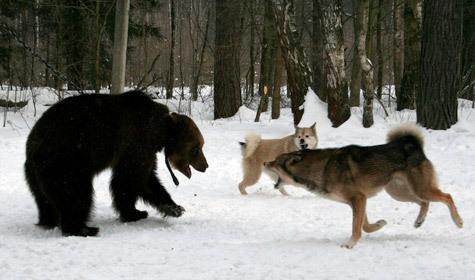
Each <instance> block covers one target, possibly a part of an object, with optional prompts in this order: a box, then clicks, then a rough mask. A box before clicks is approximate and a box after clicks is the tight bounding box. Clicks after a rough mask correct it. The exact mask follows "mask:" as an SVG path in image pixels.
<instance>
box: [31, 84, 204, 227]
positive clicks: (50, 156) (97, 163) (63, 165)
mask: <svg viewBox="0 0 475 280" xmlns="http://www.w3.org/2000/svg"><path fill="white" fill-rule="evenodd" d="M203 144H204V140H203V136H202V135H201V133H200V131H199V129H198V127H197V126H196V125H195V123H194V122H193V121H192V120H191V119H190V118H188V117H187V116H184V115H180V114H175V113H171V114H170V113H169V110H168V108H167V107H166V106H165V105H162V104H159V103H156V102H154V101H153V100H151V98H149V97H148V96H146V95H145V94H144V93H142V92H140V91H131V92H126V93H123V94H121V95H116V96H114V95H100V94H88V95H80V96H74V97H69V98H66V99H64V100H62V101H60V102H58V103H56V104H55V105H53V106H52V107H51V108H49V109H48V110H47V111H46V112H45V113H44V114H43V115H42V116H41V118H40V119H39V120H38V121H37V122H36V124H35V126H34V127H33V129H32V130H31V133H30V135H29V136H28V140H27V143H26V162H25V175H26V179H27V182H28V185H29V187H30V190H31V193H32V194H33V196H34V199H35V201H36V204H37V206H38V212H39V222H38V225H39V226H41V227H44V228H53V227H56V226H60V228H61V230H62V233H63V234H64V235H78V236H95V235H97V233H98V231H99V229H98V228H96V227H89V226H87V222H88V219H89V216H90V212H91V207H92V202H93V186H92V180H93V177H94V176H95V175H96V174H98V173H99V172H101V171H102V170H104V169H106V168H108V167H110V168H111V169H112V179H111V183H110V190H111V193H112V199H113V205H114V208H115V209H116V210H117V212H118V214H119V216H120V220H121V221H123V222H130V221H137V220H140V219H143V218H146V217H147V215H148V214H147V212H146V211H139V210H137V209H136V208H135V204H136V202H137V200H138V199H139V198H140V199H142V200H143V201H144V202H146V203H148V204H150V205H151V206H153V207H154V208H156V209H157V210H158V211H160V212H161V213H162V214H163V215H164V216H172V217H179V216H181V215H182V213H183V211H184V208H183V207H181V206H179V205H177V204H176V203H175V202H174V201H173V200H172V198H171V197H170V195H169V194H168V192H167V191H166V189H165V188H164V186H163V185H162V184H161V183H160V181H159V180H158V178H157V176H156V153H157V152H159V151H162V150H164V152H165V156H166V160H167V161H170V163H171V165H172V166H173V167H174V168H176V169H177V170H179V171H180V172H181V173H183V174H184V175H186V176H187V177H188V178H190V177H191V169H190V167H189V166H190V165H191V166H192V167H193V168H194V169H196V170H198V171H200V172H204V171H205V170H206V168H207V167H208V164H207V162H206V158H205V156H204V154H203V151H202V147H203Z"/></svg>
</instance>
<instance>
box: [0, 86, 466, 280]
mask: <svg viewBox="0 0 475 280" xmlns="http://www.w3.org/2000/svg"><path fill="white" fill-rule="evenodd" d="M2 94H4V92H2ZM312 94H313V93H310V94H309V95H308V96H307V98H306V103H305V105H304V106H305V111H306V112H305V114H304V118H303V120H302V122H301V125H303V126H305V125H311V124H313V122H314V121H316V123H317V132H318V137H319V145H320V147H338V146H343V145H348V144H360V145H373V144H380V143H384V142H385V139H386V133H387V132H388V131H389V129H390V128H392V127H394V126H397V125H398V124H401V123H404V122H414V120H415V112H413V111H410V110H406V111H403V112H397V111H395V110H394V108H393V107H391V108H388V110H389V113H390V116H389V117H388V118H386V117H384V113H383V111H382V109H381V107H380V105H379V104H377V103H376V102H375V125H374V126H373V127H371V128H369V129H364V128H363V127H362V126H361V117H362V109H361V108H352V117H351V118H350V119H349V120H348V121H347V122H346V123H345V124H344V125H342V126H341V127H340V128H332V127H331V123H330V122H329V121H328V119H327V118H326V109H325V106H324V103H322V102H320V101H319V100H318V98H317V97H316V96H312ZM54 100H55V99H54V95H52V93H51V92H49V91H48V90H45V89H40V90H38V104H37V109H38V115H37V116H36V117H34V116H33V106H32V104H31V102H30V104H29V105H28V106H27V107H26V108H25V109H23V110H21V111H19V112H17V113H13V112H9V113H8V115H7V120H8V122H7V127H5V128H3V127H0V225H1V227H0V275H1V278H2V279H191V278H193V279H349V278H351V279H413V278H416V279H473V277H474V276H473V273H475V258H474V254H475V228H474V226H473V225H474V223H475V212H474V211H473V205H475V192H474V188H475V183H474V182H475V172H473V171H474V158H475V110H474V109H471V108H470V106H471V104H470V103H468V102H462V101H460V106H459V119H460V121H459V122H458V123H457V124H456V125H454V126H453V127H452V128H451V129H449V130H447V131H430V130H424V131H423V133H424V136H425V147H426V148H425V150H426V154H427V156H428V157H429V158H430V159H431V160H432V162H433V163H434V166H435V167H436V169H437V171H438V174H439V180H440V183H441V186H442V189H443V190H444V191H446V192H449V193H451V194H452V196H453V198H454V200H455V203H456V205H457V206H458V209H459V212H460V214H461V216H462V218H464V222H465V224H464V228H463V229H458V228H457V227H456V226H455V225H454V224H453V222H452V220H451V218H450V215H449V211H448V209H447V207H445V206H444V205H442V204H440V203H432V204H431V207H430V210H429V214H428V217H427V219H426V222H425V223H424V225H423V226H422V227H421V228H419V229H415V228H414V227H413V226H412V224H413V222H414V220H415V218H416V216H417V213H418V206H417V205H414V204H409V203H401V202H397V201H395V200H393V199H391V198H390V197H389V196H388V195H387V194H385V193H381V194H379V195H378V196H376V197H375V198H372V199H370V200H369V201H368V216H369V219H370V220H371V221H376V220H378V219H381V218H384V219H386V220H387V221H388V225H386V227H384V228H383V229H382V230H380V231H378V232H376V233H372V234H363V237H362V239H361V241H360V242H359V243H358V245H357V246H356V247H355V248H354V249H353V250H347V249H343V248H340V244H341V243H343V242H344V241H346V240H347V238H348V237H349V236H350V234H351V223H352V218H351V210H350V208H349V207H348V206H346V205H343V204H339V203H335V202H333V201H329V200H325V199H323V198H319V197H317V196H315V195H313V194H311V193H308V192H306V191H304V190H302V189H297V188H293V187H286V189H287V191H288V192H289V193H290V194H291V196H290V197H284V196H282V195H281V194H280V193H279V192H278V191H276V190H274V189H273V182H272V181H271V180H270V179H269V178H267V177H263V178H261V180H260V181H259V182H258V183H257V184H256V185H255V186H254V187H251V188H249V192H250V195H248V196H247V197H244V196H241V195H240V194H239V191H238V183H239V182H240V180H241V178H242V177H241V176H242V172H241V166H240V160H241V153H240V148H239V145H238V141H242V140H243V139H244V137H245V135H246V134H247V133H248V132H255V133H259V134H261V135H262V137H263V138H276V137H282V136H285V135H288V134H290V133H292V132H293V130H294V128H293V122H292V117H291V112H290V110H289V109H283V110H282V117H281V118H280V119H279V120H271V119H270V114H269V113H263V114H262V116H261V122H260V123H254V122H253V120H254V116H255V115H254V114H255V111H253V110H250V109H248V108H246V107H241V108H240V110H239V113H238V114H237V115H236V116H234V117H232V118H229V119H220V120H216V121H213V120H212V112H213V111H212V106H211V105H209V104H210V103H209V102H208V101H206V102H205V103H201V102H197V103H193V104H191V105H192V106H191V107H192V110H191V111H192V114H193V117H194V119H195V120H196V123H197V125H198V126H199V128H200V129H201V131H202V134H203V136H204V138H205V141H206V143H205V146H204V152H205V155H206V157H207V159H208V163H209V165H210V168H209V169H208V170H207V171H206V173H199V172H193V176H192V178H191V180H187V179H186V177H184V176H182V175H181V174H178V173H176V174H177V176H178V178H179V180H180V186H179V187H178V188H176V187H175V186H174V185H173V183H172V180H171V178H170V176H169V174H168V172H167V170H166V168H165V165H164V164H163V156H162V155H161V154H159V155H158V163H159V167H160V170H159V174H160V178H161V180H162V181H163V182H164V184H165V185H166V186H167V188H168V190H169V192H170V193H171V195H172V197H173V198H174V200H175V201H176V202H177V203H179V204H180V205H182V206H184V207H185V208H186V210H187V211H186V213H185V214H184V215H183V216H182V217H180V218H178V219H173V218H167V219H163V218H162V217H161V216H160V215H159V214H158V213H157V212H156V211H155V210H153V209H151V208H150V207H148V206H145V205H143V204H140V205H139V206H138V208H139V209H147V210H148V211H149V214H150V217H149V218H148V219H146V220H142V221H139V222H135V223H128V224H122V223H120V222H119V221H118V219H117V215H116V214H115V213H114V211H113V209H112V207H111V198H110V195H109V192H108V183H109V176H110V172H108V171H105V172H103V173H102V174H100V175H99V176H98V177H97V178H96V179H95V181H94V185H95V209H94V215H93V218H92V220H91V222H90V224H91V225H95V226H99V227H100V230H101V231H100V236H99V237H93V238H82V237H62V236H61V233H60V231H59V230H58V229H55V230H50V231H45V230H42V229H40V228H37V227H36V226H34V223H36V221H37V210H36V206H35V204H34V201H33V198H32V196H31V194H30V193H29V191H28V187H27V185H26V182H25V180H24V176H23V169H22V165H23V162H24V159H25V155H24V149H25V140H26V137H27V135H28V132H29V128H28V127H31V126H32V125H33V124H34V121H35V120H36V119H37V118H38V117H39V115H40V114H41V113H42V112H44V111H45V110H46V109H47V108H48V107H47V106H44V105H45V104H51V103H52V102H54ZM207 100H209V99H207ZM159 102H163V103H167V104H168V105H169V106H170V108H178V101H176V100H174V101H171V102H167V101H165V100H159ZM393 103H394V102H393ZM182 105H183V104H182ZM185 105H186V106H188V104H187V103H185ZM0 119H1V120H2V122H1V123H2V124H3V112H2V114H1V117H0Z"/></svg>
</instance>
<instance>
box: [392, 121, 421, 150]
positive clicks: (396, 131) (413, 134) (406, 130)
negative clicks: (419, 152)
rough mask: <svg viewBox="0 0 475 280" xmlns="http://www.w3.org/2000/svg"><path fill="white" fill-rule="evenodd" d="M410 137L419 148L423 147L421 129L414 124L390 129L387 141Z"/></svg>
mask: <svg viewBox="0 0 475 280" xmlns="http://www.w3.org/2000/svg"><path fill="white" fill-rule="evenodd" d="M404 137H410V138H412V139H414V141H415V142H417V144H418V145H419V146H421V147H423V146H424V136H423V135H422V131H421V129H420V128H419V127H418V126H417V125H415V124H405V125H402V126H399V127H396V128H393V129H391V131H389V133H388V136H387V141H388V143H389V142H392V141H395V140H398V139H400V138H404Z"/></svg>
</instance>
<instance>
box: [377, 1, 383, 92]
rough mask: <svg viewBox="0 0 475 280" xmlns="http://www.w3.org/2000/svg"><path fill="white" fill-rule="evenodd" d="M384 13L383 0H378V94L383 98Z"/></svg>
mask: <svg viewBox="0 0 475 280" xmlns="http://www.w3.org/2000/svg"><path fill="white" fill-rule="evenodd" d="M382 13H383V0H378V15H377V18H376V53H377V55H378V68H377V69H378V80H377V87H376V88H377V92H376V96H377V98H378V99H380V100H381V97H382V96H383V78H384V77H383V73H384V71H383V70H384V58H383V38H382V28H383V26H382Z"/></svg>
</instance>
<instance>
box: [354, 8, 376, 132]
mask: <svg viewBox="0 0 475 280" xmlns="http://www.w3.org/2000/svg"><path fill="white" fill-rule="evenodd" d="M357 2H358V3H357V11H358V17H357V30H358V37H357V38H356V39H357V42H358V44H357V46H356V47H357V52H358V58H359V64H360V65H361V70H362V72H363V75H362V76H363V82H364V85H365V86H364V88H365V90H364V92H363V95H364V105H363V127H370V126H372V125H373V95H374V83H373V65H372V64H371V61H370V60H369V58H368V57H367V55H366V39H367V38H366V36H367V33H368V14H369V0H359V1H357Z"/></svg>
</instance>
